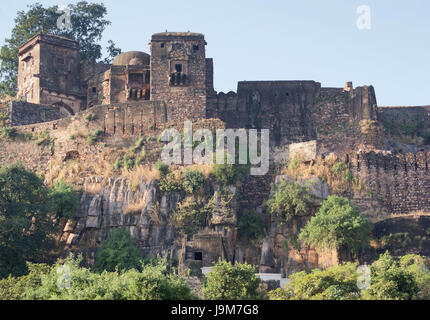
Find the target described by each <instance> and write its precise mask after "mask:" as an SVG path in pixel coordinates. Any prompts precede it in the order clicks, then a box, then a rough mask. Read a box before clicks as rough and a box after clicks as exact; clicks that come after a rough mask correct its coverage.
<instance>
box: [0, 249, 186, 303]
mask: <svg viewBox="0 0 430 320" xmlns="http://www.w3.org/2000/svg"><path fill="white" fill-rule="evenodd" d="M81 261H82V258H81V257H80V258H78V259H73V258H72V257H69V258H68V259H66V261H65V262H64V263H60V262H58V263H57V264H55V265H53V266H48V265H44V264H40V265H35V264H29V270H30V272H29V274H28V275H26V276H22V277H19V278H13V277H9V278H7V279H3V280H0V300H14V299H20V300H21V299H25V300H28V299H29V300H52V299H56V300H57V299H59V300H183V299H193V298H194V296H193V294H192V292H191V290H190V289H189V288H188V287H187V285H186V283H185V281H184V279H183V278H181V277H179V276H177V275H175V274H174V273H172V272H170V271H169V270H168V268H167V263H166V261H165V260H158V261H157V262H155V263H152V264H147V265H142V267H141V271H137V270H135V269H131V270H128V271H124V272H118V271H115V272H107V271H105V272H103V273H101V274H99V273H93V272H91V271H90V270H89V269H87V268H82V267H79V265H80V262H81Z"/></svg>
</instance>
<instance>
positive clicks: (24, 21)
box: [0, 1, 119, 96]
mask: <svg viewBox="0 0 430 320" xmlns="http://www.w3.org/2000/svg"><path fill="white" fill-rule="evenodd" d="M68 8H69V9H70V12H71V29H70V30H67V29H62V30H60V29H58V27H57V20H58V18H59V17H60V16H61V15H62V14H63V13H62V12H60V11H59V7H58V6H56V5H55V6H51V7H44V6H43V5H42V4H40V3H34V4H31V5H29V6H28V10H27V11H24V10H22V11H18V13H17V17H16V18H15V26H14V27H13V29H12V32H11V37H10V38H7V39H6V40H5V45H3V47H2V48H1V50H0V77H1V79H2V82H1V83H0V94H9V95H12V96H14V95H15V94H16V91H17V76H18V60H17V55H18V49H19V47H20V46H22V45H23V44H24V43H25V42H26V41H28V40H29V39H30V38H31V37H33V36H34V35H36V34H37V33H39V32H40V31H41V30H44V32H45V33H51V34H57V35H60V36H64V37H67V38H70V39H74V40H77V41H79V45H80V56H81V60H82V61H83V60H87V59H95V60H99V59H100V58H101V57H102V47H101V45H100V44H99V43H98V42H99V41H100V40H101V38H102V35H103V32H104V30H105V28H106V26H108V25H109V24H110V22H109V21H108V20H106V19H105V16H106V14H107V9H106V7H105V6H104V4H96V3H88V2H86V1H79V2H77V3H74V4H69V5H68ZM109 44H110V45H109V47H108V52H109V54H110V58H112V57H113V55H115V54H118V52H119V51H118V49H117V48H115V45H114V44H113V43H112V42H110V43H109Z"/></svg>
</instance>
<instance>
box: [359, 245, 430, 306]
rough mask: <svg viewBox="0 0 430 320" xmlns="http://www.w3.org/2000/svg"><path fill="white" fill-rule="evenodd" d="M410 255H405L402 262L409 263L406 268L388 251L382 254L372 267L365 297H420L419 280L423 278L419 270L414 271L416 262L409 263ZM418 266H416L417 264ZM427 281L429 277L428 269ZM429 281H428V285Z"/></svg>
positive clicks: (378, 298)
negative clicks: (369, 283)
mask: <svg viewBox="0 0 430 320" xmlns="http://www.w3.org/2000/svg"><path fill="white" fill-rule="evenodd" d="M407 260H408V257H406V258H405V257H404V258H403V261H402V264H403V265H405V264H407V265H409V268H405V267H404V266H402V265H401V263H400V261H398V260H396V259H394V258H393V257H392V256H391V255H390V254H389V253H388V252H386V253H385V254H383V255H381V256H380V258H379V260H377V261H375V262H374V263H373V264H372V267H371V285H370V288H369V290H367V292H366V293H365V295H364V296H365V298H367V299H372V300H412V299H417V298H418V292H419V287H418V282H419V281H421V280H424V279H423V276H424V274H422V275H420V274H419V273H418V271H419V270H415V271H414V269H415V268H414V266H413V265H414V264H415V263H412V264H411V263H410V261H409V263H408V261H407ZM415 267H416V266H415ZM424 273H425V274H426V276H425V278H426V281H428V280H429V278H428V271H425V272H424ZM428 285H429V283H428V282H427V287H428Z"/></svg>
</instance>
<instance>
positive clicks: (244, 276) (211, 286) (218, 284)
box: [202, 260, 261, 300]
mask: <svg viewBox="0 0 430 320" xmlns="http://www.w3.org/2000/svg"><path fill="white" fill-rule="evenodd" d="M255 272H256V270H255V267H254V266H252V265H250V264H247V263H244V264H240V263H236V264H234V265H232V264H231V263H230V262H227V261H221V260H219V261H218V262H217V263H216V264H215V266H214V267H213V269H212V271H211V272H210V273H208V274H207V276H206V281H205V284H204V287H203V289H202V293H203V294H204V297H205V299H207V300H256V299H261V293H260V292H259V291H258V286H259V284H260V279H259V278H258V277H257V276H256V275H255Z"/></svg>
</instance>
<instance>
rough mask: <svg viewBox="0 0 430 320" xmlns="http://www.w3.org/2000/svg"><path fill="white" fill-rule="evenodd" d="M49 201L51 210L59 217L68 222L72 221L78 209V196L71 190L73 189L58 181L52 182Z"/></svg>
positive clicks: (62, 181)
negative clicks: (68, 220)
mask: <svg viewBox="0 0 430 320" xmlns="http://www.w3.org/2000/svg"><path fill="white" fill-rule="evenodd" d="M49 199H50V202H51V210H52V211H53V212H54V213H56V214H57V215H59V216H60V217H64V218H67V219H70V220H72V221H73V220H74V218H75V214H76V211H77V209H78V202H79V195H78V194H77V193H76V191H75V190H73V187H72V186H70V185H68V184H67V183H65V182H64V180H60V181H57V182H54V184H53V186H52V188H51V189H50V191H49Z"/></svg>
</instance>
